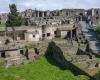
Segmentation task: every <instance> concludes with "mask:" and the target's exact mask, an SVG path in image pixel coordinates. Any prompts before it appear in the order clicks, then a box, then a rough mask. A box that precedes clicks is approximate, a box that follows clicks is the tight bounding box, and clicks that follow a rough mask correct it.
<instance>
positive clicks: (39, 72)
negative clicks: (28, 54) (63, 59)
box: [0, 57, 89, 80]
mask: <svg viewBox="0 0 100 80" xmlns="http://www.w3.org/2000/svg"><path fill="white" fill-rule="evenodd" d="M0 80H89V79H88V77H87V76H84V75H80V76H74V75H73V73H72V72H70V71H69V70H61V69H59V68H58V67H56V66H54V65H52V64H50V63H48V61H47V60H46V58H45V57H41V58H40V59H39V60H36V61H35V62H33V63H30V64H25V65H17V66H15V67H11V68H9V69H5V68H3V67H0Z"/></svg>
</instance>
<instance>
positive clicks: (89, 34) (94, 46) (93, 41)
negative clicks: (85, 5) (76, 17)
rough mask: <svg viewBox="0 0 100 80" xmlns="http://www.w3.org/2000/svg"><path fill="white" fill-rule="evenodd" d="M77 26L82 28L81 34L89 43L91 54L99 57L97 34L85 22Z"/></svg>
mask: <svg viewBox="0 0 100 80" xmlns="http://www.w3.org/2000/svg"><path fill="white" fill-rule="evenodd" d="M79 24H80V26H81V27H82V30H83V34H84V36H85V38H86V39H87V40H88V42H89V47H90V50H91V51H92V52H93V53H95V54H98V55H100V40H99V38H98V37H97V34H96V33H95V32H94V31H93V30H92V28H91V27H90V26H89V25H88V24H86V23H85V22H83V21H81V22H79Z"/></svg>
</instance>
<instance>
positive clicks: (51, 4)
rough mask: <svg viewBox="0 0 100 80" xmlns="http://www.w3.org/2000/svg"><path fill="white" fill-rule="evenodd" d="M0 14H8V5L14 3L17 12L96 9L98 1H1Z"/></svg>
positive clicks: (98, 4) (99, 2) (99, 3)
mask: <svg viewBox="0 0 100 80" xmlns="http://www.w3.org/2000/svg"><path fill="white" fill-rule="evenodd" d="M0 2H1V3H0V12H8V11H9V4H11V3H15V4H16V5H17V8H18V10H20V11H22V10H25V9H29V8H31V9H35V8H37V9H43V10H45V9H46V10H47V9H50V10H52V9H61V8H85V9H87V8H96V7H100V0H1V1H0Z"/></svg>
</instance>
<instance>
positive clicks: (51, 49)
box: [45, 42, 92, 79]
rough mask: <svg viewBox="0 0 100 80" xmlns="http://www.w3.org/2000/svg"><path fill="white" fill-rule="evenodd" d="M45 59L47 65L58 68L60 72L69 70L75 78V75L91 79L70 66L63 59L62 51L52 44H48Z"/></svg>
mask: <svg viewBox="0 0 100 80" xmlns="http://www.w3.org/2000/svg"><path fill="white" fill-rule="evenodd" d="M45 56H46V59H47V60H48V62H49V63H51V64H52V65H54V66H57V67H59V68H60V69H61V70H66V69H68V70H70V71H71V72H72V73H73V74H74V75H75V76H77V75H86V76H88V77H90V78H91V79H92V77H91V76H90V75H89V74H88V73H86V72H84V71H83V70H81V69H80V68H78V67H77V66H75V65H74V64H72V63H71V62H69V61H67V60H66V59H65V58H64V55H63V52H62V50H61V49H60V48H59V47H58V46H57V45H56V44H55V43H54V42H50V43H49V45H48V48H47V51H46V53H45Z"/></svg>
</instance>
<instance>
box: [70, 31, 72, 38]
mask: <svg viewBox="0 0 100 80" xmlns="http://www.w3.org/2000/svg"><path fill="white" fill-rule="evenodd" d="M70 38H71V39H72V30H70Z"/></svg>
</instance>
